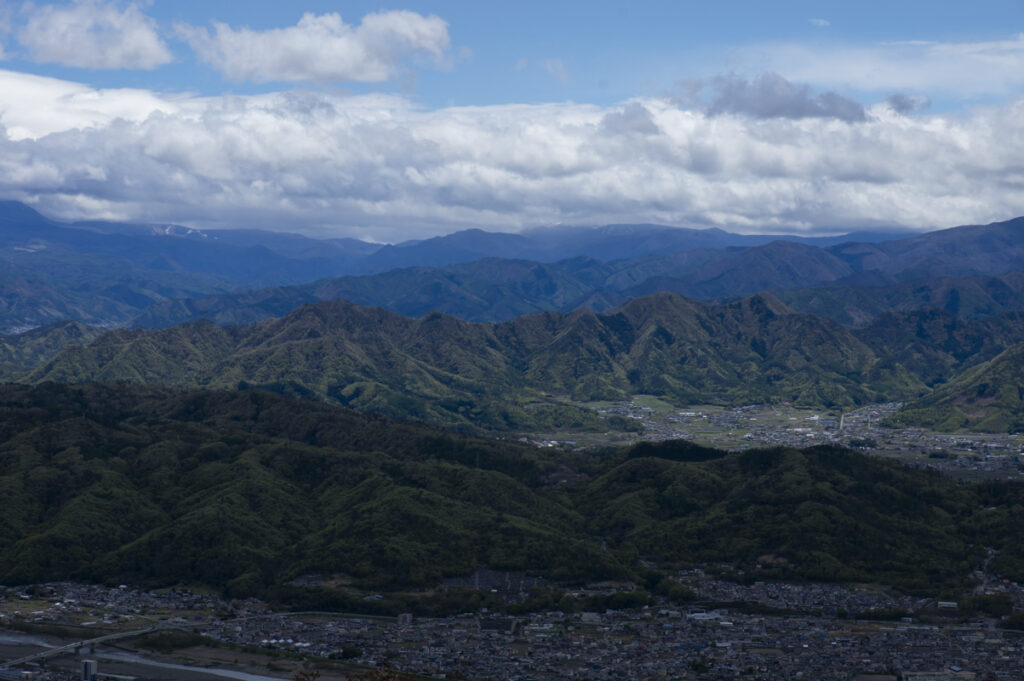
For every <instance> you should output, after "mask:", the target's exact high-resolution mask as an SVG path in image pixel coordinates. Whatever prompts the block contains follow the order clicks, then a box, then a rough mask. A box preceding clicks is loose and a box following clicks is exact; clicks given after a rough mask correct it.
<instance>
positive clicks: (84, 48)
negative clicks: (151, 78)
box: [18, 0, 172, 69]
mask: <svg viewBox="0 0 1024 681" xmlns="http://www.w3.org/2000/svg"><path fill="white" fill-rule="evenodd" d="M25 12H26V14H27V19H26V22H25V26H24V28H23V29H22V30H21V31H20V32H19V34H18V41H19V42H20V43H21V44H22V45H24V46H25V47H26V48H27V49H28V51H29V53H30V54H31V55H32V58H33V59H34V60H36V61H39V62H52V63H58V64H64V65H65V66H76V67H81V68H91V69H153V68H156V67H157V66H161V65H163V64H167V63H169V62H170V61H171V59H172V56H171V53H170V50H168V49H167V45H165V44H164V42H163V40H161V39H160V36H158V35H157V30H156V29H157V27H156V22H155V21H154V20H153V19H151V18H150V17H147V16H146V15H144V14H143V13H142V11H141V10H140V9H139V7H138V5H136V4H134V3H132V4H129V5H127V6H124V7H123V8H119V6H118V5H117V4H114V3H106V2H102V1H101V0H76V1H75V2H74V3H72V4H70V5H65V6H58V5H42V6H38V7H37V6H34V5H31V4H30V5H26V10H25Z"/></svg>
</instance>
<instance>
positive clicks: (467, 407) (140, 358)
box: [21, 294, 926, 429]
mask: <svg viewBox="0 0 1024 681" xmlns="http://www.w3.org/2000/svg"><path fill="white" fill-rule="evenodd" d="M21 378H23V379H24V380H29V381H32V382H42V381H51V380H54V381H62V382H81V381H93V380H99V381H131V382H139V383H156V384H173V385H187V386H198V387H206V388H235V387H237V386H239V385H240V384H244V385H252V386H264V387H269V388H272V389H275V390H280V391H284V392H289V391H296V392H299V393H306V394H313V395H317V396H319V397H321V398H323V399H328V400H331V401H334V402H337V403H340V404H345V405H347V406H351V407H352V408H355V409H358V410H361V411H371V412H376V413H382V414H386V415H391V416H399V417H403V418H409V417H411V418H419V419H423V420H426V421H429V422H433V423H438V424H440V425H460V426H465V427H483V428H496V429H508V428H512V429H521V428H538V427H544V426H548V425H554V424H561V425H563V426H569V425H574V426H586V425H588V424H591V425H594V426H597V425H598V423H599V422H598V421H596V419H595V418H594V416H593V415H592V414H591V413H590V412H589V411H586V410H583V409H579V408H576V407H572V406H570V405H568V404H566V403H565V402H564V401H562V400H559V399H557V396H564V397H568V398H571V399H573V400H576V401H588V400H598V399H623V398H626V397H627V396H629V395H632V394H634V393H651V394H657V395H664V396H666V397H667V398H668V399H670V400H673V401H677V402H679V403H681V404H692V403H709V402H711V403H727V404H728V403H750V402H771V401H788V402H794V403H797V404H805V405H819V406H820V405H835V406H840V405H850V404H861V403H866V402H870V401H876V400H879V399H882V398H883V397H885V398H891V396H892V395H893V394H902V395H917V394H919V393H921V392H922V391H924V390H925V389H926V388H925V386H924V384H923V383H922V382H921V381H920V380H919V379H918V378H916V377H915V376H913V375H912V374H909V373H908V372H906V371H905V370H904V369H903V368H902V367H901V366H899V365H898V364H894V363H891V362H889V363H885V362H881V361H880V359H879V357H878V356H877V354H876V353H875V352H874V351H872V349H871V348H870V347H869V346H868V345H867V344H865V343H864V342H863V341H861V340H859V339H858V338H857V337H856V336H854V335H853V334H852V333H851V332H850V331H848V330H846V329H844V328H843V327H841V326H839V325H838V324H835V323H834V322H830V321H827V320H821V319H818V318H815V317H810V316H806V315H799V314H795V313H792V312H791V311H790V310H788V309H787V308H786V307H785V306H784V305H782V303H780V302H779V301H778V300H777V299H775V298H773V297H772V296H770V295H767V294H763V295H758V296H754V297H752V298H749V299H745V300H743V301H739V302H736V303H730V304H727V305H706V304H702V303H698V302H695V301H690V300H687V299H685V298H681V297H679V296H676V295H673V294H659V295H655V296H648V297H645V298H639V299H636V300H633V301H630V302H629V303H627V304H625V305H623V306H622V307H621V308H619V309H618V310H616V311H615V312H614V313H611V314H606V315H596V314H594V313H593V312H590V311H589V310H578V311H576V312H573V313H571V314H568V315H560V314H557V313H551V312H547V313H538V314H534V315H526V316H523V317H518V318H516V319H514V320H513V321H510V322H504V323H500V324H473V323H469V322H464V321H462V320H459V319H456V318H454V317H450V316H446V315H442V314H439V313H434V314H429V315H426V316H424V317H421V318H419V319H410V318H407V317H403V316H401V315H398V314H395V313H393V312H388V311H386V310H383V309H380V308H364V307H360V306H357V305H353V304H351V303H347V302H343V301H334V302H326V303H318V304H316V305H306V306H303V307H301V308H299V309H298V310H296V311H295V312H293V313H291V314H289V315H287V316H285V317H282V318H280V319H273V320H267V321H264V322H259V323H256V324H252V325H248V326H238V327H218V326H216V325H214V324H211V323H209V322H198V323H194V324H188V325H183V326H177V327H171V328H170V329H164V330H158V331H143V330H134V331H113V332H110V333H108V334H105V335H104V336H102V337H100V338H98V339H96V340H95V341H93V342H91V343H89V344H88V345H85V346H79V347H71V348H68V349H67V350H65V351H64V352H62V353H61V354H59V355H58V356H56V357H55V358H54V359H52V360H51V361H49V362H46V363H45V364H44V365H42V366H39V367H38V368H36V369H35V370H34V371H32V372H31V373H28V374H25V375H23V376H22V377H21Z"/></svg>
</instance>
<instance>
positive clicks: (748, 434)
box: [523, 395, 1024, 480]
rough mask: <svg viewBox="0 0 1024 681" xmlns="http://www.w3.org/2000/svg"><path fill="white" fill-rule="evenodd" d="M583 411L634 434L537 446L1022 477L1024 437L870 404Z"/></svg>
mask: <svg viewBox="0 0 1024 681" xmlns="http://www.w3.org/2000/svg"><path fill="white" fill-rule="evenodd" d="M580 406H585V407H587V408H589V409H592V410H594V411H596V412H597V413H598V414H600V415H601V416H603V417H605V418H611V417H624V418H627V419H630V420H632V421H635V423H636V430H635V432H621V431H614V432H613V431H610V432H607V433H580V432H547V433H527V434H525V435H524V436H523V438H524V439H525V440H527V441H529V442H532V443H534V444H536V445H538V446H542V447H570V448H575V447H600V446H606V445H614V446H620V445H624V444H629V443H632V442H639V441H641V440H647V441H657V440H680V439H681V440H689V441H691V442H695V443H697V444H700V445H704V446H708V447H715V448H718V449H727V450H733V451H737V450H744V449H751V448H754V447H764V446H766V445H767V446H781V447H810V446H813V445H823V444H830V445H840V446H844V447H850V448H852V449H856V450H858V451H862V452H865V453H868V454H875V455H879V456H886V457H889V458H894V459H898V460H900V461H903V462H904V463H908V464H912V465H923V466H928V467H931V468H936V469H939V470H942V471H944V472H945V473H947V474H950V475H954V476H957V477H966V478H998V479H1004V480H1014V479H1024V435H1022V434H1019V433H1017V434H1007V433H946V432H939V431H932V430H927V429H923V428H899V427H891V426H889V425H886V419H887V418H889V417H890V416H892V415H893V414H895V413H896V412H897V411H898V410H899V408H900V407H901V406H902V405H901V404H900V403H899V402H888V403H885V404H874V405H869V406H865V407H861V408H859V409H856V410H850V411H846V412H840V411H827V410H820V409H805V408H797V407H792V406H789V405H746V406H741V407H721V406H715V405H696V406H690V407H683V408H680V407H676V406H674V405H671V404H669V403H668V402H665V401H664V400H661V399H659V398H657V397H654V396H650V395H637V396H634V397H633V399H632V400H630V401H629V402H593V403H585V404H581V405H580Z"/></svg>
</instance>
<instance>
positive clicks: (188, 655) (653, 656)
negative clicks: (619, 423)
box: [0, 570, 1024, 681]
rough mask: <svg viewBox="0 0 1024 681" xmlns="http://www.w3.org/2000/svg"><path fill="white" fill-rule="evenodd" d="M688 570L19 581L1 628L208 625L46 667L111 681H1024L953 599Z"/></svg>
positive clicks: (1020, 647)
mask: <svg viewBox="0 0 1024 681" xmlns="http://www.w3.org/2000/svg"><path fill="white" fill-rule="evenodd" d="M676 579H678V580H679V581H680V582H681V583H683V584H685V585H687V586H688V587H689V588H691V589H692V590H693V591H694V592H695V593H696V594H697V598H698V600H697V601H696V602H695V603H694V604H692V605H689V606H686V607H679V606H674V605H671V604H668V603H662V604H659V605H655V606H652V607H648V608H643V609H637V610H622V611H607V612H604V613H596V612H575V613H571V614H565V613H563V612H561V611H548V612H540V613H534V614H531V615H527V616H521V617H508V616H502V615H497V614H491V613H472V614H464V615H458V616H453V617H441V618H415V619H413V618H411V617H410V616H401V617H399V618H385V617H372V616H366V615H339V614H328V613H317V614H288V613H272V612H269V610H268V609H267V607H266V606H265V605H263V604H262V603H260V602H258V601H254V600H249V601H245V602H238V601H234V602H228V601H224V600H222V599H220V598H217V597H214V596H209V595H198V594H193V593H190V592H186V591H181V590H176V591H163V592H139V591H134V590H131V589H127V588H120V589H107V588H102V587H95V586H85V585H74V584H53V585H40V586H36V587H29V588H19V589H8V590H7V594H6V597H5V598H4V600H3V602H2V608H0V610H2V613H3V616H2V618H0V626H2V627H3V629H5V630H7V629H11V630H15V631H17V632H18V633H14V632H13V631H12V632H10V633H6V634H5V633H0V656H4V657H8V658H12V657H14V656H16V655H19V654H25V653H26V651H32V650H39V651H43V650H46V649H47V648H48V647H53V646H58V645H62V644H65V643H66V642H67V640H68V638H67V637H68V636H69V635H72V631H74V632H75V633H73V636H74V638H72V639H71V640H85V639H87V638H88V637H89V636H90V635H92V636H99V635H101V634H103V633H106V632H109V631H111V630H117V629H119V628H120V629H127V630H134V629H138V628H140V626H150V625H152V624H158V625H160V626H164V627H166V629H167V632H166V633H167V634H168V635H170V634H171V633H172V632H179V633H180V632H202V634H203V636H205V637H206V639H205V643H197V642H196V641H195V640H186V641H184V642H183V643H184V644H183V645H182V646H181V647H178V648H177V649H176V650H174V651H173V652H172V651H171V650H164V652H163V654H160V653H155V652H152V651H146V650H144V649H142V648H140V647H139V644H140V643H142V644H144V641H138V640H136V641H135V642H134V643H133V642H132V641H131V640H129V641H127V643H125V642H119V643H118V644H117V645H116V646H113V647H102V646H97V647H95V648H94V649H92V650H91V651H86V652H85V653H84V654H83V655H80V656H77V657H76V656H74V655H71V654H67V655H64V656H63V657H58V658H54V659H51V660H48V661H47V663H46V664H47V669H49V670H50V671H49V672H44V671H43V670H38V668H37V672H38V673H39V674H40V677H41V678H53V679H60V678H73V677H69V676H68V674H70V673H71V671H70V670H75V669H80V668H81V660H82V659H85V658H88V659H94V660H97V662H98V664H99V668H100V672H101V676H102V673H104V672H106V673H116V674H128V675H130V676H135V677H138V678H174V679H177V678H183V679H184V678H187V679H196V681H200V680H212V679H218V678H220V679H223V678H234V679H236V680H237V679H242V680H244V681H261V680H263V679H273V678H293V677H294V676H295V674H297V673H298V672H301V671H306V672H313V671H316V672H318V673H319V674H320V677H319V678H321V679H324V681H328V680H331V679H346V678H354V679H355V678H378V679H380V678H449V679H450V678H462V679H473V680H474V681H476V680H480V681H483V680H485V679H524V680H525V679H536V680H540V679H552V680H554V679H664V678H668V679H733V678H743V679H756V680H768V679H771V680H773V681H774V680H778V679H798V678H802V679H817V680H819V681H829V680H832V679H835V680H846V679H875V680H876V681H883V680H885V681H887V680H889V679H893V680H895V679H896V678H898V677H897V675H901V676H900V677H899V678H902V679H929V680H945V679H979V680H987V679H998V680H1000V681H1002V680H1007V681H1009V680H1011V679H1013V680H1019V679H1020V678H1024V632H1017V631H1012V630H1008V629H1003V628H1000V627H999V624H1000V622H999V619H998V618H996V617H992V616H984V615H982V614H979V613H977V612H971V611H967V610H962V609H961V608H960V607H959V606H953V604H950V603H946V604H942V605H939V604H938V603H937V602H936V601H934V600H929V599H923V600H917V599H912V598H909V597H905V596H901V595H899V594H895V593H892V592H888V591H885V590H882V589H879V588H876V587H871V586H868V585H857V586H837V585H815V584H802V585H798V584H772V583H765V582H756V581H755V582H750V583H744V584H741V583H738V582H733V581H728V580H725V579H722V578H719V577H716V576H713V575H711V574H710V573H705V572H704V571H702V570H691V571H687V572H684V573H680V574H678V575H677V576H676ZM608 588H610V587H609V586H608V585H592V587H590V590H591V591H592V592H593V591H601V590H602V589H604V590H607V589H608ZM979 589H983V590H984V591H985V592H986V593H988V595H989V596H998V598H1000V599H1001V600H1002V602H1003V603H1004V604H1005V605H1006V606H1009V607H1012V609H1013V610H1017V611H1020V610H1021V609H1024V587H1022V586H1021V585H1018V584H1014V583H1009V582H1005V581H1003V580H998V579H984V580H980V581H979ZM25 632H29V633H25ZM87 632H88V633H87ZM58 634H62V635H63V638H61V636H59V635H58ZM185 638H186V639H188V636H187V635H186V636H185ZM192 638H193V639H194V638H197V637H195V636H193V637H192ZM126 645H127V647H125V646H126ZM340 658H345V659H344V661H342V660H341V659H340ZM154 665H157V666H154ZM29 669H31V667H29ZM381 669H388V670H392V671H390V672H386V673H382V672H380V670H381ZM61 670H63V671H61ZM375 670H376V671H375ZM399 672H401V674H399ZM368 673H369V674H371V676H368V677H367V676H365V675H366V674H368ZM389 673H391V674H393V675H392V676H388V675H387V674H389ZM372 674H376V676H373V675H372ZM405 674H408V676H406V675H405Z"/></svg>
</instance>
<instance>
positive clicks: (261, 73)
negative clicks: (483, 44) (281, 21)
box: [177, 10, 449, 83]
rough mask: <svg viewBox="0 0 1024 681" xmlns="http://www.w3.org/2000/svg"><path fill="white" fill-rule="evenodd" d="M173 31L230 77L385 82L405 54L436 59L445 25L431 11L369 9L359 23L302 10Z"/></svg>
mask: <svg viewBox="0 0 1024 681" xmlns="http://www.w3.org/2000/svg"><path fill="white" fill-rule="evenodd" d="M177 30H178V33H179V34H180V35H181V36H182V38H184V39H185V40H186V41H187V42H188V43H189V44H190V45H191V46H192V49H194V50H195V51H196V54H198V56H199V58H200V59H201V60H203V61H204V62H206V63H208V64H210V65H211V66H213V67H214V68H215V69H217V70H218V71H220V72H222V73H223V74H224V76H225V77H226V78H228V79H229V80H232V81H253V82H259V83H264V82H270V81H287V82H297V81H314V82H332V81H361V82H375V81H386V80H391V79H393V78H395V77H396V75H397V74H398V72H399V69H400V67H401V66H402V64H403V63H404V62H405V60H406V59H407V58H409V57H412V56H416V55H426V56H427V57H429V58H432V59H433V60H434V61H435V63H440V62H441V61H442V59H443V57H444V55H445V52H446V51H447V50H448V47H449V38H448V24H447V23H445V21H444V20H442V19H441V18H439V17H437V16H433V15H432V16H427V17H425V16H423V15H420V14H417V13H416V12H410V11H406V10H394V11H387V12H380V13H377V14H368V15H366V16H365V17H363V20H362V22H361V23H360V24H359V26H356V27H354V26H350V25H348V24H345V23H344V22H343V21H342V20H341V17H340V16H339V15H338V14H334V13H331V14H323V15H319V16H318V15H314V14H308V13H307V14H304V15H303V16H302V19H300V20H299V23H298V24H297V25H296V26H292V27H289V28H280V29H272V30H268V31H254V30H252V29H249V28H240V29H234V28H232V27H231V26H228V25H227V24H223V23H220V22H213V33H212V34H211V33H210V32H209V31H208V30H207V29H206V28H198V27H195V26H189V25H185V24H179V25H178V26H177Z"/></svg>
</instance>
